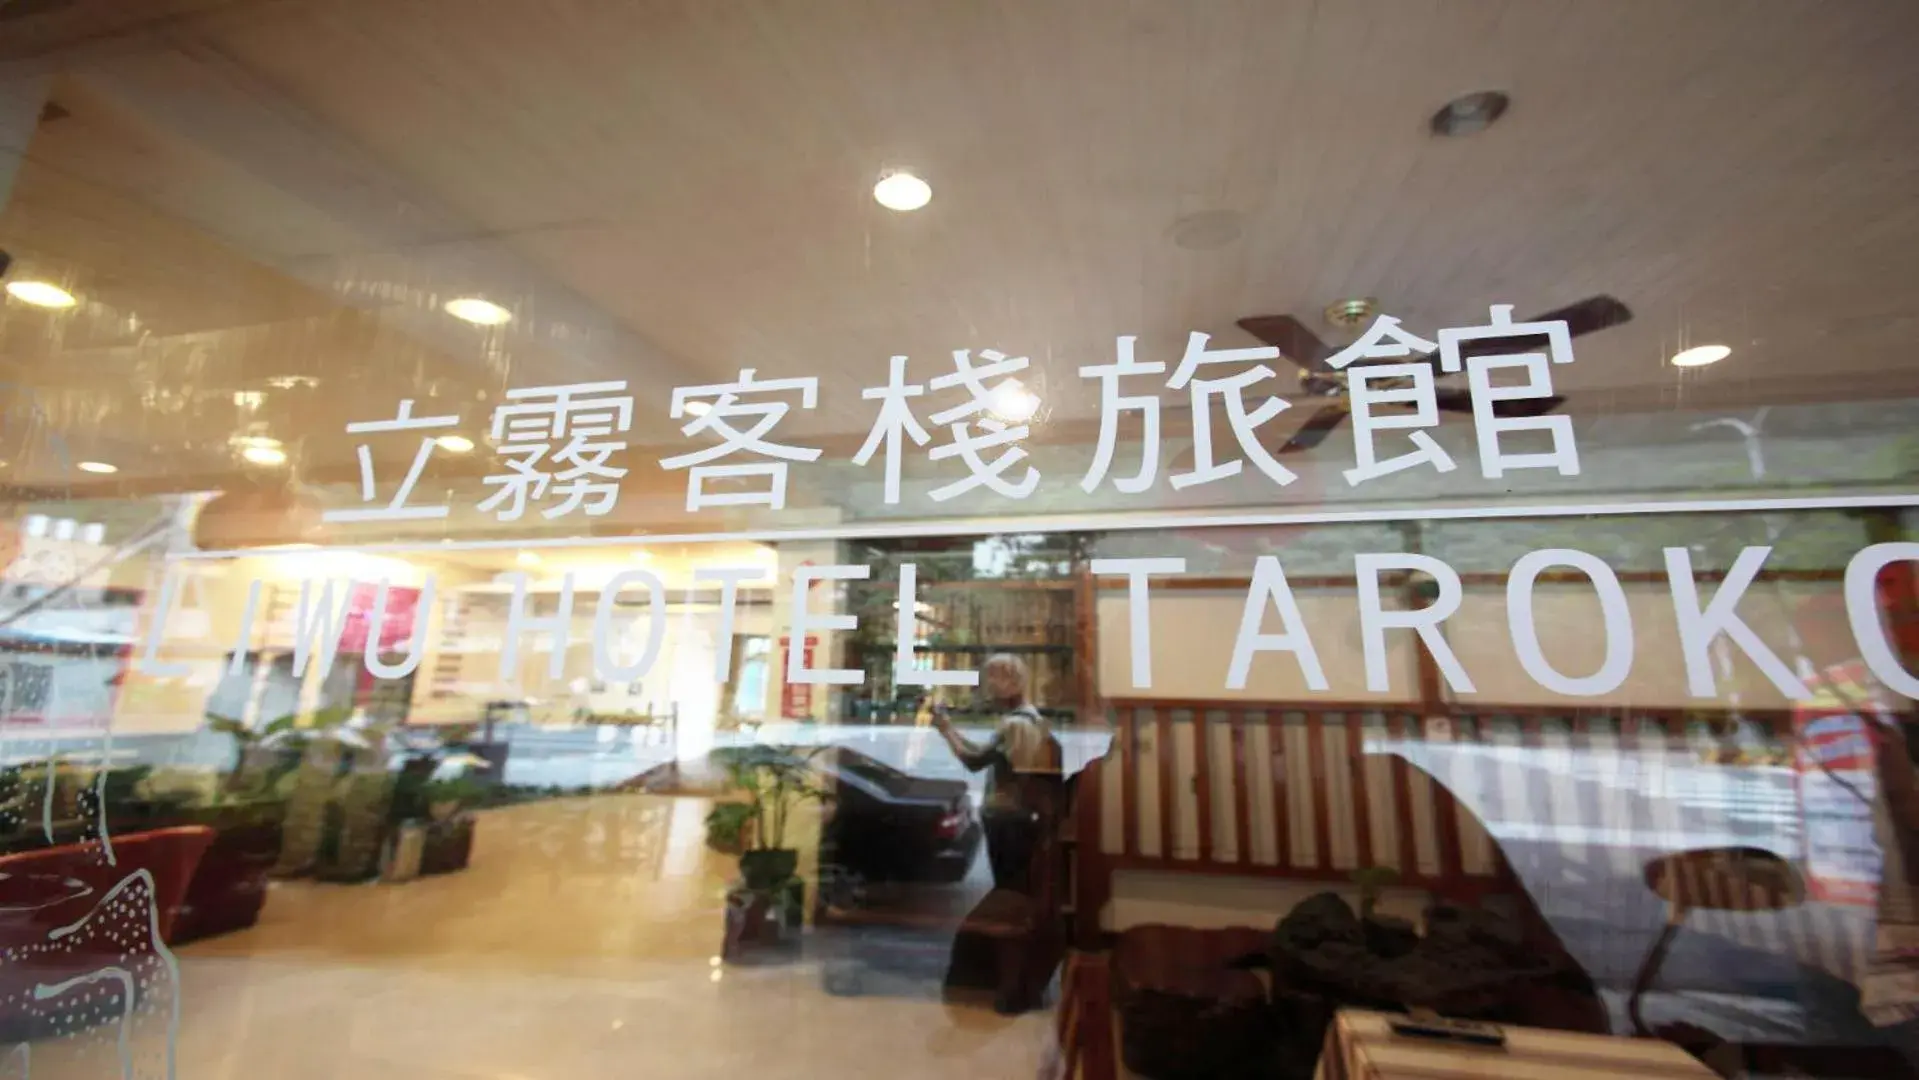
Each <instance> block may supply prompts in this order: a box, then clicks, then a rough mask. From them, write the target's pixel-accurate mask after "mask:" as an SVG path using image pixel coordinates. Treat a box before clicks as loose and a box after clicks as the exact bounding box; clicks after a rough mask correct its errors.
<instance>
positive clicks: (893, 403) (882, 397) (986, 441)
mask: <svg viewBox="0 0 1919 1080" xmlns="http://www.w3.org/2000/svg"><path fill="white" fill-rule="evenodd" d="M979 356H980V359H981V360H983V361H985V363H983V364H981V365H979V366H975V365H974V363H973V354H972V352H971V350H968V349H955V350H954V351H953V370H952V371H951V372H949V373H947V374H945V375H936V376H934V377H933V379H932V380H931V382H930V383H927V384H920V383H909V382H907V381H906V365H907V358H906V357H904V356H895V357H893V363H892V368H891V371H890V372H889V374H888V380H887V384H886V385H885V386H874V387H869V388H867V389H866V390H865V391H863V392H862V394H861V396H862V397H864V398H866V399H867V400H868V401H877V402H879V403H880V411H879V415H878V416H877V417H875V418H874V420H873V427H872V429H871V430H870V431H869V432H868V433H867V436H866V441H865V442H864V443H863V444H861V446H860V449H859V452H858V453H856V454H854V455H853V464H855V465H866V464H867V463H869V462H871V461H872V460H873V457H874V455H875V454H879V453H884V454H885V463H884V465H883V468H884V470H885V480H884V484H885V499H886V502H887V503H888V504H894V503H898V502H899V501H900V464H901V455H902V454H903V453H904V452H905V448H904V446H903V445H902V442H901V439H902V436H903V437H905V438H906V439H910V440H912V442H913V444H914V445H915V446H925V445H926V444H927V443H929V442H931V441H932V440H933V436H932V433H931V432H929V431H928V430H927V429H926V428H925V427H923V426H922V425H921V424H920V422H919V419H918V418H917V417H916V416H915V415H914V413H913V405H912V399H913V398H916V397H923V396H925V395H926V393H927V391H928V390H929V389H931V390H933V391H942V390H953V389H959V390H963V391H965V394H966V399H965V400H964V401H962V402H960V403H959V404H957V405H953V406H951V407H949V408H945V409H942V410H940V411H939V412H936V413H934V414H933V415H932V416H930V417H928V418H927V420H928V422H929V423H931V424H932V425H933V426H935V427H944V428H945V429H946V431H947V435H948V438H949V440H950V441H948V442H946V443H944V444H942V445H939V446H936V447H934V448H933V449H932V451H931V452H930V453H928V454H927V455H926V456H927V459H928V460H930V461H945V460H947V459H949V458H955V457H957V458H959V459H960V461H961V462H962V463H963V464H964V465H965V466H966V475H965V476H963V477H960V478H959V479H957V480H953V481H951V482H950V483H946V484H943V485H941V486H939V487H937V488H934V489H933V490H932V491H929V492H927V497H928V498H930V499H932V500H933V501H934V502H945V501H947V500H948V499H952V498H954V497H956V496H959V495H963V494H965V493H966V492H968V491H971V490H973V489H974V488H977V487H982V486H984V487H988V488H991V489H992V490H993V491H996V492H998V493H999V494H1001V495H1004V496H1006V497H1008V498H1012V499H1023V498H1025V497H1026V496H1028V495H1031V494H1032V493H1033V490H1034V489H1035V488H1037V487H1038V486H1039V470H1037V469H1035V468H1034V467H1033V466H1031V465H1027V466H1026V468H1025V469H1024V471H1022V472H1020V473H1019V474H1018V475H1017V476H1009V475H1008V473H1009V471H1011V470H1012V469H1013V467H1014V466H1016V465H1018V464H1019V463H1020V462H1022V461H1024V460H1026V456H1027V454H1026V450H1025V448H1024V447H1022V446H1020V445H1019V443H1020V441H1021V440H1023V439H1025V438H1026V436H1027V434H1028V431H1029V428H1028V426H1027V425H1026V424H1025V423H1024V422H1023V421H1024V420H1026V419H1027V418H1029V417H1030V416H1031V415H1032V411H1033V409H1034V408H1036V407H1037V405H1038V400H1037V399H1036V398H1034V397H1033V396H1032V394H1031V392H1030V391H1027V390H1026V389H1025V388H1024V387H1023V386H1022V385H1021V384H1020V382H1019V380H1018V379H1016V378H1013V373H1015V372H1018V371H1024V370H1026V367H1027V363H1028V361H1027V358H1026V357H1024V356H1007V355H1006V354H1004V353H1001V352H997V351H995V350H993V349H981V350H980V353H979ZM992 380H997V381H992ZM989 450H997V451H998V453H996V454H994V455H993V456H992V458H991V460H988V459H987V458H986V457H985V452H986V451H989Z"/></svg>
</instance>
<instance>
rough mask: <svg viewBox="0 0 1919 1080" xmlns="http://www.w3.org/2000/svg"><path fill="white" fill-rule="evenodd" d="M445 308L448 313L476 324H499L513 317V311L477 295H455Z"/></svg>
mask: <svg viewBox="0 0 1919 1080" xmlns="http://www.w3.org/2000/svg"><path fill="white" fill-rule="evenodd" d="M445 309H446V313H447V314H448V315H451V316H453V317H454V318H456V319H461V320H464V321H466V322H470V323H472V324H473V325H475V326H499V325H500V324H501V323H504V322H508V321H509V320H511V319H512V318H513V313H512V312H511V311H508V310H507V309H505V308H503V307H501V306H500V305H498V304H496V303H494V302H493V301H491V300H482V299H480V298H479V297H477V296H459V297H455V298H453V299H452V300H448V301H447V302H446V305H445Z"/></svg>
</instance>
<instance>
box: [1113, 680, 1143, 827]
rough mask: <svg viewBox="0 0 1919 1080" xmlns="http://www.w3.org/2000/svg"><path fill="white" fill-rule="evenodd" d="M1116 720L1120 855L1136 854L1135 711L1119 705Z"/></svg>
mask: <svg viewBox="0 0 1919 1080" xmlns="http://www.w3.org/2000/svg"><path fill="white" fill-rule="evenodd" d="M1116 716H1117V718H1118V719H1119V721H1120V761H1121V762H1122V764H1121V766H1120V777H1119V797H1120V818H1121V821H1120V828H1121V836H1120V846H1119V850H1120V854H1122V855H1129V856H1130V855H1137V854H1139V712H1138V710H1137V709H1134V708H1133V707H1131V706H1122V707H1121V708H1120V710H1119V712H1118V713H1117V714H1116Z"/></svg>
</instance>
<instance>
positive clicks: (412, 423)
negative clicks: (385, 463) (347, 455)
mask: <svg viewBox="0 0 1919 1080" xmlns="http://www.w3.org/2000/svg"><path fill="white" fill-rule="evenodd" d="M459 422H460V418H459V417H458V416H414V415H413V399H412V398H403V399H401V401H400V408H399V410H398V411H397V412H396V413H395V414H394V416H393V419H391V420H360V421H355V422H353V423H351V424H348V425H347V426H346V430H347V434H349V435H376V434H384V433H387V432H393V431H432V430H437V429H439V428H450V427H454V426H455V425H457V424H459ZM435 438H437V436H434V435H423V436H421V437H420V448H419V449H418V450H416V451H414V453H413V464H412V465H410V466H408V468H407V471H406V478H405V479H403V480H401V481H400V486H399V487H398V488H397V489H396V490H395V491H394V493H393V498H392V499H390V500H388V501H387V503H386V505H384V506H374V505H372V504H373V503H374V502H375V500H377V499H378V498H379V490H378V485H376V484H375V482H374V477H373V448H372V445H371V444H369V443H361V444H360V448H359V457H360V502H361V503H363V504H366V505H365V506H363V507H362V508H361V509H358V510H328V511H325V512H324V513H322V514H321V515H320V520H321V521H422V520H428V519H432V518H443V517H446V516H447V514H448V513H449V512H450V508H449V507H448V506H447V505H446V504H445V503H442V504H440V505H439V506H408V505H407V498H408V497H409V496H411V495H412V494H413V487H414V485H415V484H418V483H419V482H420V473H421V471H422V470H424V469H425V468H426V462H427V459H428V458H430V457H432V456H433V440H434V439H435Z"/></svg>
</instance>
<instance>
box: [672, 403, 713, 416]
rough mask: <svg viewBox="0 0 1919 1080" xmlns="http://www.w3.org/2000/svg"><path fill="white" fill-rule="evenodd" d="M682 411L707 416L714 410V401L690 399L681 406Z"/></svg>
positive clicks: (689, 414) (690, 414)
mask: <svg viewBox="0 0 1919 1080" xmlns="http://www.w3.org/2000/svg"><path fill="white" fill-rule="evenodd" d="M680 411H681V412H683V413H685V414H686V415H688V416H705V415H706V414H707V413H710V412H712V411H713V403H712V402H710V401H689V402H687V403H686V404H684V405H681V406H680Z"/></svg>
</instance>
